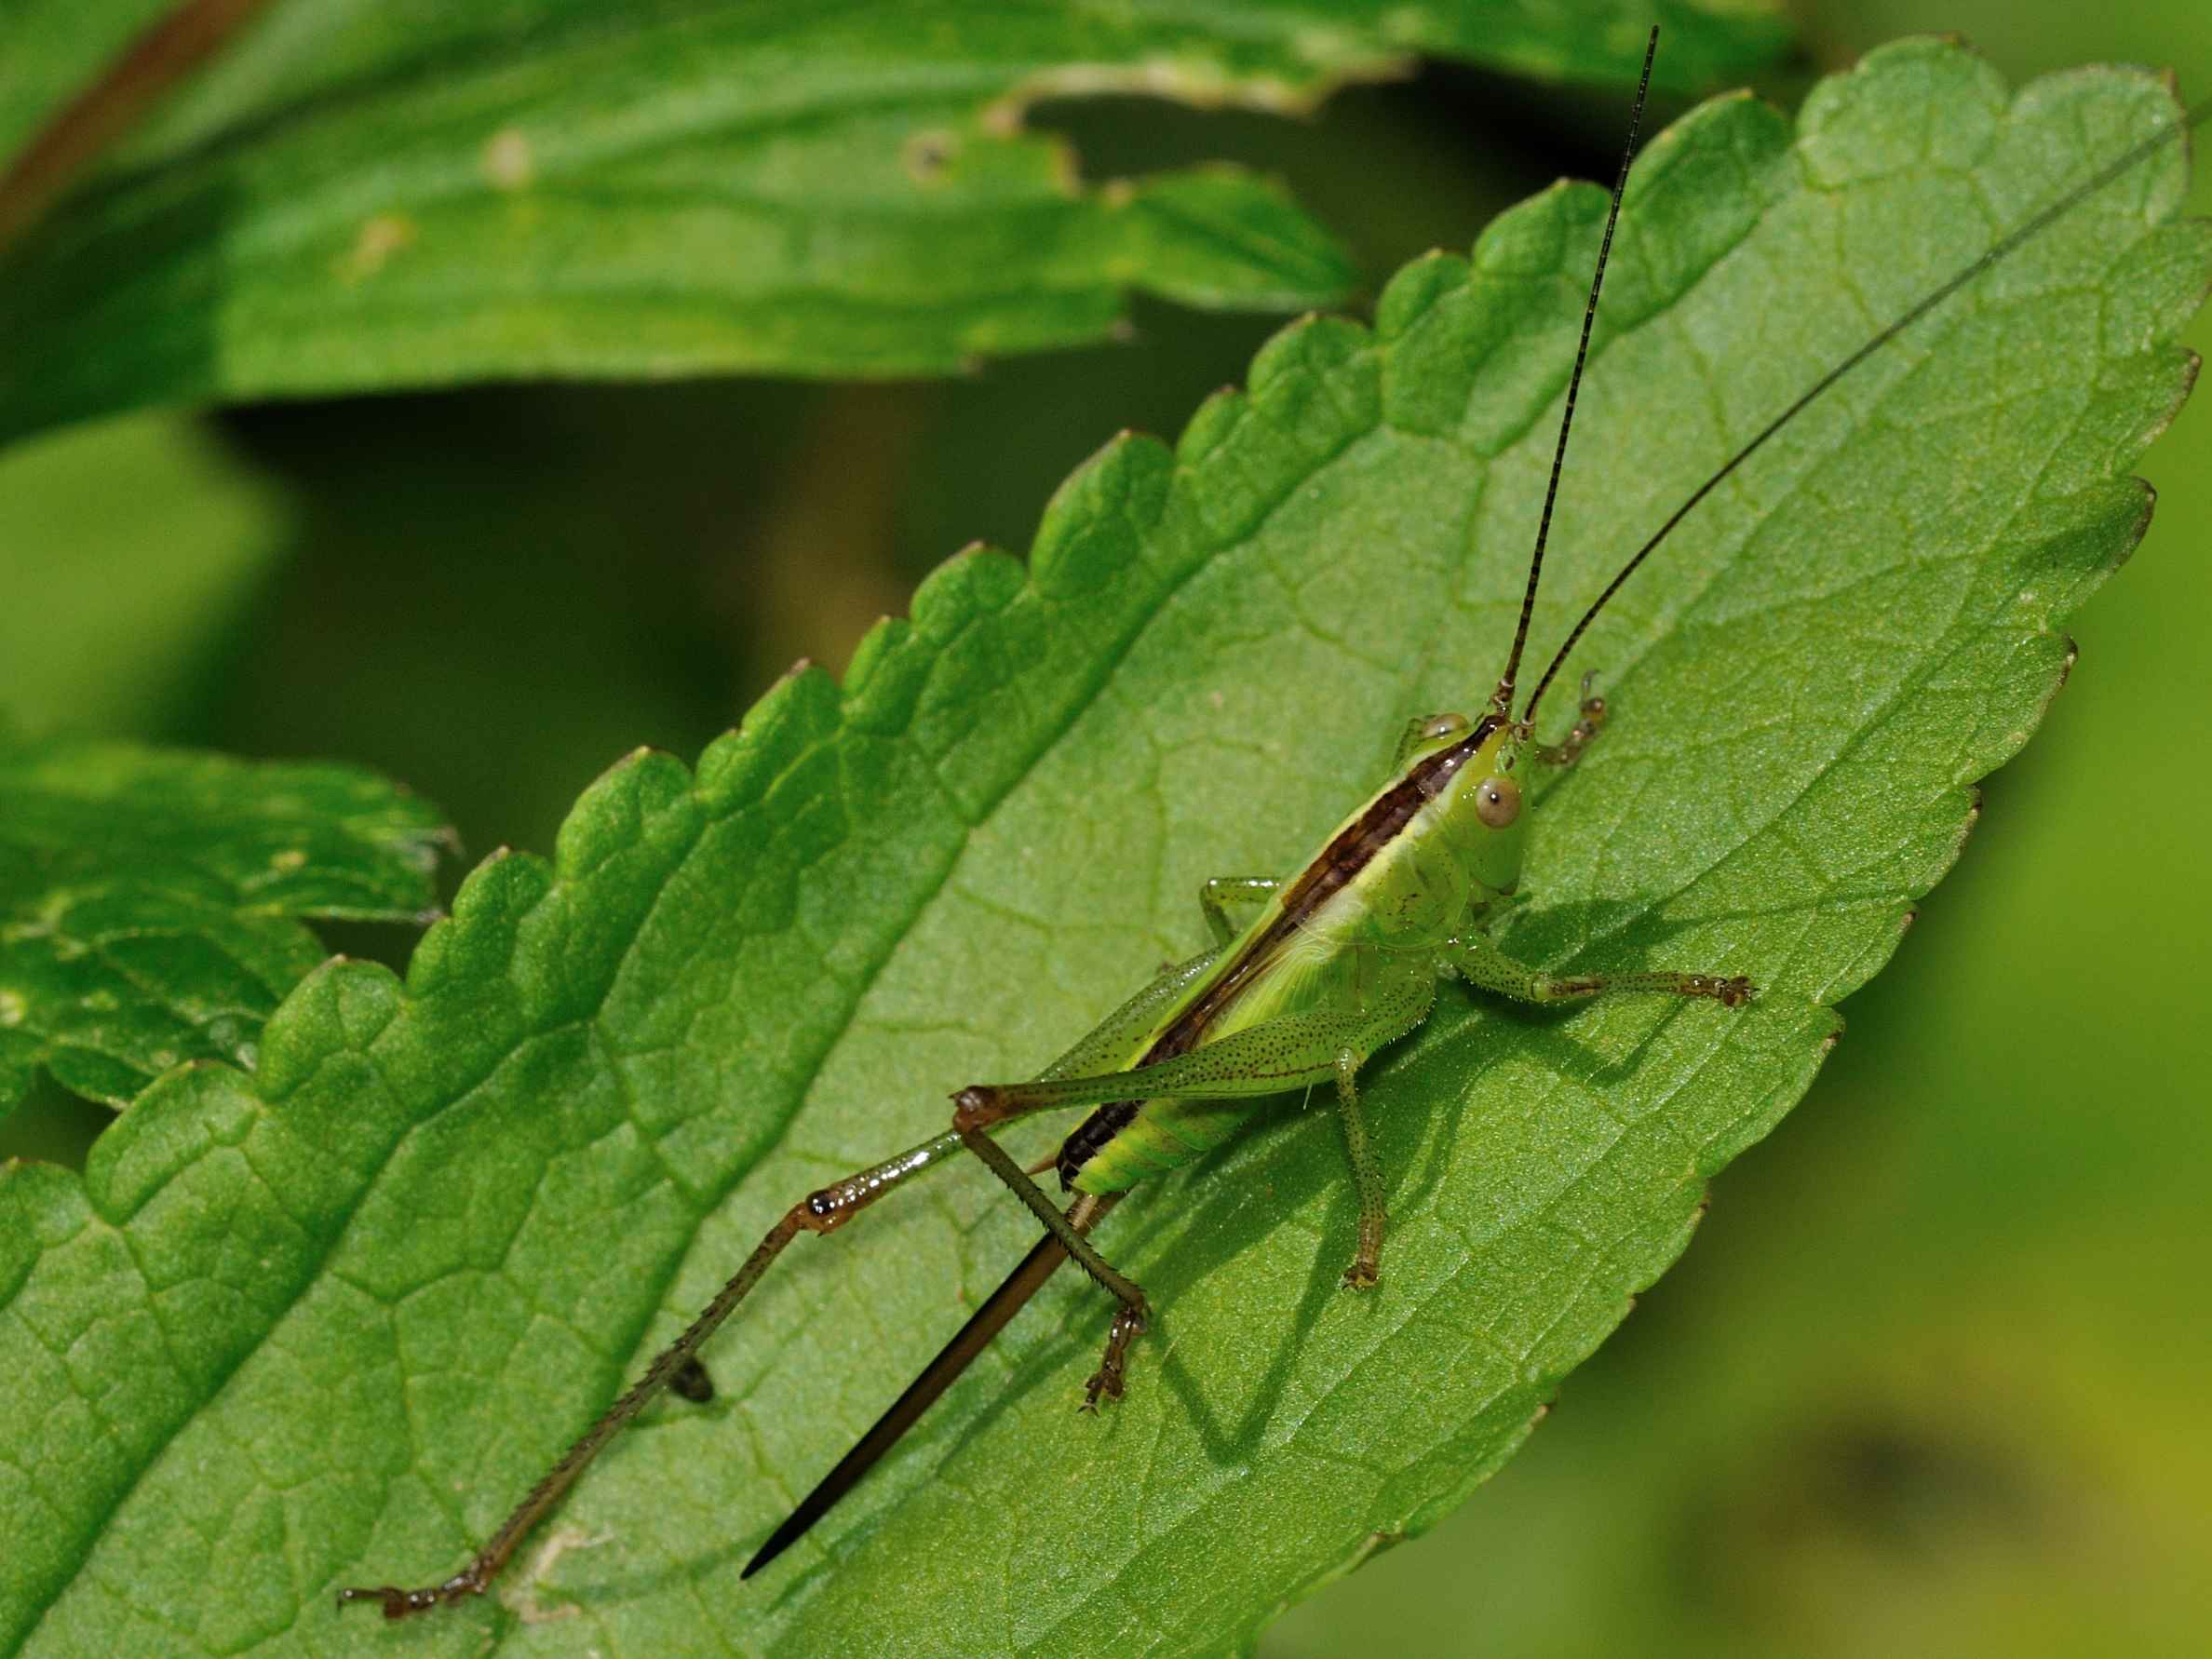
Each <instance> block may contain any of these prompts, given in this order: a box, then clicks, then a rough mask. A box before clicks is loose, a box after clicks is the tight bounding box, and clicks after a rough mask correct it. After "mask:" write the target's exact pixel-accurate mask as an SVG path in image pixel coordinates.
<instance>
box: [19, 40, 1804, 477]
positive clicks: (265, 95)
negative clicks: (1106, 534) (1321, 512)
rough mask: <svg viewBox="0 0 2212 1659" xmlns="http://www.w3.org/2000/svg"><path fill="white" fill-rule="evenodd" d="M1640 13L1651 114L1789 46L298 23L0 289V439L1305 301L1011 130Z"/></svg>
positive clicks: (789, 367) (864, 356) (1326, 75)
mask: <svg viewBox="0 0 2212 1659" xmlns="http://www.w3.org/2000/svg"><path fill="white" fill-rule="evenodd" d="M1662 13H1663V14H1665V15H1666V17H1667V18H1668V20H1670V22H1672V23H1673V24H1674V25H1675V27H1674V28H1673V29H1672V31H1671V32H1670V34H1669V37H1668V43H1667V56H1666V70H1667V73H1668V74H1669V76H1670V77H1671V78H1673V79H1675V80H1677V81H1679V82H1682V83H1684V84H1690V85H1705V84H1710V81H1711V80H1712V79H1713V78H1715V77H1717V76H1718V75H1720V74H1724V73H1733V72H1736V71H1740V70H1744V69H1747V68H1750V67H1753V66H1756V64H1757V63H1759V62H1760V61H1762V60H1764V59H1765V58H1768V57H1771V56H1772V55H1773V54H1774V51H1775V50H1776V49H1777V48H1778V47H1780V46H1781V44H1782V43H1783V42H1784V40H1785V39H1786V38H1787V35H1786V33H1785V31H1784V29H1783V28H1782V26H1781V25H1780V23H1779V22H1778V21H1777V20H1776V19H1775V18H1774V17H1773V16H1772V15H1771V14H1769V13H1768V12H1766V11H1765V10H1764V9H1762V8H1757V7H1755V8H1752V9H1749V10H1746V9H1742V8H1734V7H1722V8H1720V9H1717V10H1708V9H1707V8H1706V7H1705V6H1703V5H1696V4H1684V3H1683V0H1574V3H1573V4H1570V5H1566V6H1551V7H1534V6H1531V5H1528V4H1525V3H1524V0H1459V3H1456V4H1455V3H1453V0H1416V3H1413V4H1385V3H1384V0H1362V3H1361V4H1358V5H1356V6H1351V7H1344V6H1329V5H1321V4H1316V3H1315V0H1304V3H1300V0H1209V3H1208V4H1207V5H1203V6H1197V7H1192V6H1182V5H1178V6H1152V5H1141V6H1137V7H1129V6H1125V5H1119V4H1113V5H1104V4H1100V5H1080V6H1066V5H1061V4H1059V3H1058V0H1052V3H1050V4H1046V3H1045V0H1028V3H1022V4H1007V3H1006V0H991V3H990V4H988V5H986V4H982V3H981V0H967V3H963V4H951V3H948V0H927V3H925V4H907V5H870V6H862V7H853V6H824V5H821V4H819V3H818V0H772V3H762V4H753V5H730V4H727V3H709V0H689V3H687V4H675V5H665V4H663V5H633V6H631V7H620V8H615V9H614V11H613V12H612V13H610V11H609V8H607V7H603V6H588V7H587V6H580V5H578V4H576V3H575V0H526V3H524V4H520V5H515V4H500V5H492V4H478V5H473V6H455V5H452V4H450V0H447V3H441V4H438V5H435V6H427V5H411V6H387V7H372V8H367V9H364V8H362V7H357V6H355V5H353V4H352V3H351V0H298V3H296V4H293V5H289V6H286V7H278V8H276V10H275V11H274V12H273V13H272V14H271V16H270V17H269V19H268V20H266V21H265V22H264V23H263V26H262V27H261V28H260V29H259V30H257V31H256V32H254V33H253V34H250V35H249V36H248V37H247V38H246V39H245V40H244V41H243V42H242V43H241V44H240V46H239V47H238V49H237V51H236V54H235V57H234V59H233V61H231V62H229V63H226V64H224V65H223V66H221V67H219V68H218V70H217V71H216V72H215V73H214V74H212V75H211V76H210V77H209V79H208V81H207V83H206V84H205V85H204V86H203V87H202V88H199V89H198V90H197V91H196V93H194V94H191V95H188V96H186V97H185V98H184V99H183V100H182V101H181V103H180V104H179V106H178V107H177V109H175V110H174V111H173V112H172V113H171V114H170V115H169V117H168V119H167V120H166V122H165V123H164V124H163V125H162V127H160V128H157V129H156V131H155V133H154V134H152V135H151V136H149V137H148V138H147V139H146V140H145V141H143V142H142V143H141V144H140V145H139V146H138V147H137V149H136V150H135V151H134V152H133V155H132V160H133V162H134V164H135V170H133V171H128V172H125V173H123V174H121V175H120V176H117V177H115V178H114V179H113V180H112V181H111V182H109V183H108V184H107V185H106V186H105V187H103V188H98V189H95V190H92V191H90V192H88V193H87V194H85V195H83V196H80V197H79V198H78V199H77V200H76V202H75V203H74V206H70V207H65V208H63V209H61V210H60V211H59V212H58V213H57V214H56V216H55V217H54V218H53V219H52V220H50V221H49V222H48V223H46V224H45V225H44V226H43V227H41V228H40V229H38V230H37V231H35V232H34V233H33V234H32V236H31V237H30V239H29V240H28V242H27V243H26V244H25V245H24V246H23V247H21V248H20V250H16V251H15V252H14V253H13V254H12V255H11V256H10V258H9V260H8V261H7V263H6V264H5V265H0V434H7V433H15V432H20V431H23V430H25V429H28V428H32V427H35V426H39V425H47V424H50V423H53V422H56V421H62V420H68V419H72V418H75V417H78V416H83V415H87V414H92V413H97V412H101V411H107V410H113V409H117V408H123V407H128V406H130V405H134V404H139V403H145V402H155V401H163V402H174V401H181V400H196V399H207V398H258V397H269V396H275V395H296V394H305V393H326V392H332V391H346V390H363V389H371V388H377V387H393V386H403V385H424V384H449V383H452V382H455V381H462V380H470V379H481V378H487V377H513V376H521V375H548V374H570V375H617V374H619V375H671V374H695V373H702V372H707V371H733V370H738V371H760V372H775V373H797V374H816V375H890V374H915V373H943V372H948V371H955V370H957V369H959V368H961V367H963V366H964V364H967V363H968V362H970V361H972V360H973V359H974V358H975V357H977V356H978V355H980V354H991V353H1000V352H1011V351H1023V350H1033V349H1037V348H1039V347H1042V346H1046V345H1058V344H1068V343H1071V342H1075V341H1083V340H1093V339H1097V338H1099V337H1101V336H1102V335H1104V334H1105V333H1106V332H1107V331H1108V330H1110V329H1111V328H1112V326H1113V324H1114V323H1115V321H1116V320H1117V319H1118V318H1119V317H1120V316H1121V315H1122V311H1123V306H1124V301H1125V297H1126V295H1127V294H1128V293H1130V292H1133V291H1141V292H1146V293H1152V294H1159V295H1164V296H1167V297H1168V298H1171V299H1175V300H1178V301H1180V302H1183V303H1188V304H1194V305H1204V306H1243V307H1263V308H1265V307H1275V308H1282V309H1293V308H1296V307H1299V306H1303V305H1313V304H1319V303H1327V302H1329V301H1331V300H1335V299H1338V298H1341V297H1342V295H1343V293H1344V292H1345V291H1346V290H1347V289H1348V288H1349V286H1350V283H1351V280H1352V271H1351V269H1350V267H1349V265H1348V263H1346V260H1345V257H1344V255H1343V254H1342V251H1341V250H1339V249H1338V247H1337V246H1336V244H1335V242H1334V240H1333V239H1332V238H1331V237H1330V236H1329V235H1328V233H1327V232H1326V231H1324V230H1323V229H1322V228H1321V227H1320V226H1319V225H1317V224H1316V223H1314V221H1313V220H1312V219H1311V218H1309V217H1308V216H1307V215H1306V214H1305V213H1304V212H1303V211H1302V209H1299V208H1298V207H1297V206H1296V205H1295V204H1293V203H1292V202H1291V201H1290V200H1289V198H1288V196H1286V195H1285V194H1284V193H1283V191H1282V190H1281V189H1280V188H1279V187H1277V186H1276V185H1275V184H1274V183H1272V182H1268V181H1265V180H1261V179H1259V178H1256V177H1254V176H1253V175H1251V174H1249V173H1247V172H1244V171H1242V170H1238V169H1229V168H1198V169H1186V170H1182V171H1176V172H1169V173H1165V174H1159V175H1154V176H1151V177H1146V178H1141V179H1136V180H1120V181H1110V182H1102V183H1101V182H1085V181H1083V180H1081V179H1080V178H1079V177H1078V174H1077V169H1076V164H1075V162H1074V159H1073V157H1072V155H1070V153H1069V152H1068V150H1067V148H1066V146H1065V145H1064V144H1062V143H1059V142H1056V141H1054V140H1052V139H1051V138H1049V137H1046V136H1042V135H1038V134H1034V133H1030V132H1025V131H1023V130H1022V118H1023V115H1024V113H1025V111H1026V110H1027V108H1028V106H1029V105H1030V104H1031V103H1032V102H1034V101H1036V100H1037V99H1039V98H1043V97H1048V96H1056V95H1082V94H1094V93H1099V92H1106V91H1134V92H1143V93H1150V94H1153V95H1157V96H1160V97H1166V98H1171V99H1177V100H1180V101H1187V102H1193V103H1197V104H1202V105H1210V104H1219V103H1243V104H1251V105H1256V106H1259V107H1262V108H1273V109H1278V110H1286V111H1288V110H1296V109H1302V108H1306V107H1309V106H1310V105H1311V104H1313V103H1314V102H1315V101H1317V100H1318V99H1320V98H1321V97H1323V96H1324V95H1326V93H1327V92H1328V91H1329V88H1332V87H1333V86H1335V85H1337V84H1339V83H1341V82H1342V81H1343V80H1346V79H1351V78H1360V77H1367V78H1371V77H1373V76H1376V75H1381V74H1395V73H1399V72H1400V71H1402V69H1403V68H1404V67H1405V66H1406V65H1407V64H1408V63H1409V61H1410V58H1409V54H1411V53H1413V52H1415V51H1420V50H1430V51H1436V52H1445V53H1450V54H1453V55H1456V56H1462V57H1467V58H1471V59H1474V60H1475V61H1482V62H1489V63H1497V64H1504V65H1513V66H1519V67H1538V66H1541V67H1544V68H1546V69H1550V70H1553V71H1555V72H1561V73H1580V74H1620V73H1623V72H1624V71H1625V70H1627V69H1630V68H1632V66H1633V65H1634V64H1635V63H1636V62H1637V61H1639V58H1640V53H1641V48H1642V45H1643V36H1644V30H1645V27H1646V25H1647V24H1648V22H1649V21H1650V20H1651V19H1652V17H1653V16H1654V15H1658V14H1662ZM0 55H4V54H0Z"/></svg>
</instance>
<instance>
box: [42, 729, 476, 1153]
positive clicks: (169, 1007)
mask: <svg viewBox="0 0 2212 1659" xmlns="http://www.w3.org/2000/svg"><path fill="white" fill-rule="evenodd" d="M451 840H452V832H451V831H450V830H447V829H446V828H445V825H444V822H443V820H442V819H441V818H440V816H438V810H437V809H436V808H435V807H433V806H430V805H429V804H428V803H425V802H422V801H418V800H416V799H414V798H413V797H412V796H411V795H409V794H408V793H407V792H406V791H405V790H403V789H399V788H398V787H397V786H396V785H393V784H390V783H387V782H386V781H384V779H383V778H380V777H377V776H373V775H371V774H370V773H368V772H365V771H363V770H361V769H360V768H358V767H355V766H343V765H335V764H331V763H329V762H245V761H236V760H231V759H229V758H227V757H225V756H222V755H208V754H195V753H191V752H188V751H184V750H178V749H147V748H142V747H140V746H138V745H134V744H127V743H95V742H88V741H83V740H78V739H37V740H34V739H29V738H24V737H20V736H16V735H10V734H8V733H7V731H5V730H4V729H0V1117H5V1116H6V1115H7V1113H9V1112H10V1111H12V1110H13V1109H14V1108H15V1107H16V1106H18V1105H20V1103H21V1101H22V1099H23V1096H24V1094H25V1092H26V1091H27V1090H28V1089H29V1087H30V1086H31V1083H32V1080H33V1078H34V1076H35V1075H36V1074H37V1072H40V1071H41V1070H44V1071H46V1072H49V1073H50V1074H51V1075H52V1076H53V1078H54V1079H55V1081H57V1082H58V1083H60V1084H61V1086H63V1087H65V1088H70V1089H74V1090H75V1091H76V1092H77V1093H79V1094H81V1095H84V1096H87V1097H88V1098H89V1099H97V1100H105V1101H107V1102H108V1103H110V1104H111V1105H115V1106H121V1105H123V1104H124V1103H126V1102H127V1101H128V1100H129V1099H130V1098H131V1097H132V1096H133V1095H135V1094H137V1093H138V1092H139V1090H140V1089H141V1088H142V1087H143V1086H145V1085H146V1084H147V1083H148V1082H149V1081H150V1080H151V1079H152V1078H153V1077H154V1076H155V1074H156V1073H158V1072H165V1071H167V1070H169V1068H170V1067H172V1066H175V1065H177V1064H179V1063H180V1062H181V1061H183V1060H186V1059H228V1060H233V1061H237V1062H239V1063H242V1064H251V1062H252V1059H253V1055H254V1049H255V1045H256V1042H257V1039H258V1038H259V1035H260V1032H261V1026H262V1021H263V1019H264V1018H267V1017H268V1015H269V1013H270V1012H271V1011H272V1010H273V1009H274V1008H275V1007H276V1006H277V1001H278V999H279V998H281V997H282V996H283V995H284V993H285V992H286V991H290V989H291V988H292V987H293V986H294V985H296V984H297V983H298V982H299V981H300V980H301V979H303V978H305V977H306V976H307V974H308V973H309V972H310V971H311V970H312V969H313V968H314V967H315V965H316V964H317V963H319V962H320V961H321V960H322V959H323V954H324V952H323V951H322V948H321V947H320V946H319V945H318V944H317V942H316V939H315V936H314V935H313V934H312V933H310V932H309V931H308V930H307V929H306V928H305V927H303V926H302V925H301V919H302V918H304V917H322V918H329V919H333V920H335V919H345V920H353V921H398V922H422V921H425V920H427V919H428V918H427V916H426V914H425V912H427V911H428V910H429V908H430V905H431V902H432V899H433V897H435V894H434V890H433V886H432V877H433V875H434V874H435V872H436V870H437V866H438V852H439V849H440V848H441V847H442V846H445V845H447V844H449V843H451Z"/></svg>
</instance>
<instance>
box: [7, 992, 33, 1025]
mask: <svg viewBox="0 0 2212 1659" xmlns="http://www.w3.org/2000/svg"><path fill="white" fill-rule="evenodd" d="M29 1011H30V1005H29V1004H27V1003H25V1002H24V1001H23V997H22V993H21V992H20V991H0V1025H20V1024H22V1023H23V1016H24V1015H25V1014H26V1013H28V1012H29Z"/></svg>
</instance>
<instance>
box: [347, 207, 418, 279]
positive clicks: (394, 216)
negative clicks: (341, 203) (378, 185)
mask: <svg viewBox="0 0 2212 1659" xmlns="http://www.w3.org/2000/svg"><path fill="white" fill-rule="evenodd" d="M414 239H415V226H414V221H413V220H411V219H408V218H405V217H403V216H402V215H400V214H398V213H379V214H378V215H377V216H376V217H375V218H373V219H371V220H369V221H368V222H367V223H364V224H363V225H362V226H361V234H360V235H359V236H356V237H355V238H354V245H353V251H352V252H351V253H349V254H347V255H346V256H345V262H344V271H343V275H344V276H345V277H348V278H349V279H351V280H353V281H356V282H358V281H360V280H361V279H362V278H364V277H373V276H375V275H376V274H377V273H378V272H379V271H381V270H383V269H384V266H385V265H386V264H387V263H390V261H391V258H392V255H394V254H395V253H398V251H399V250H401V249H403V248H406V247H408V246H410V245H411V243H412V242H413V241H414Z"/></svg>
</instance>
